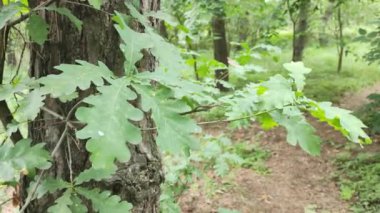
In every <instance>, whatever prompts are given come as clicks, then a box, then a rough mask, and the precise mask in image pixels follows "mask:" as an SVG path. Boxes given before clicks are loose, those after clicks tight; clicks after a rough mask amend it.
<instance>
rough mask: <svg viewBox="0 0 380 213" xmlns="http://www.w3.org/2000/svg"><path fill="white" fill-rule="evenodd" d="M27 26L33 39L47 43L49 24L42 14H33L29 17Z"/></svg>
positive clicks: (38, 42)
mask: <svg viewBox="0 0 380 213" xmlns="http://www.w3.org/2000/svg"><path fill="white" fill-rule="evenodd" d="M26 28H27V29H28V32H29V35H30V38H31V39H32V41H34V42H36V43H37V44H39V45H43V44H44V43H45V41H46V40H47V37H48V34H49V25H48V24H47V23H46V22H45V20H44V19H43V18H42V17H41V16H39V15H36V14H32V15H31V16H30V17H29V20H28V24H27V25H26Z"/></svg>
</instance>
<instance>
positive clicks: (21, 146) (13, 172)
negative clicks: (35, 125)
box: [0, 139, 51, 182]
mask: <svg viewBox="0 0 380 213" xmlns="http://www.w3.org/2000/svg"><path fill="white" fill-rule="evenodd" d="M43 146H44V144H42V143H39V144H37V145H34V146H32V145H31V140H28V139H24V140H21V141H19V142H18V143H17V144H16V145H14V146H12V145H11V144H10V143H4V144H2V145H1V146H0V168H1V170H0V182H11V181H18V180H19V179H20V174H26V175H27V174H34V173H35V169H36V168H38V169H47V168H49V167H50V165H51V164H50V162H49V161H50V156H49V153H48V152H47V151H46V150H44V149H43Z"/></svg>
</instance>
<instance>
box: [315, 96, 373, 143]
mask: <svg viewBox="0 0 380 213" xmlns="http://www.w3.org/2000/svg"><path fill="white" fill-rule="evenodd" d="M309 104H310V105H311V108H309V109H308V110H309V111H310V113H311V115H313V116H314V117H315V118H317V119H319V120H321V121H325V122H327V123H328V124H329V125H330V126H332V127H334V128H335V129H336V130H338V131H340V132H341V133H342V134H343V135H344V136H345V137H346V138H347V139H349V140H350V141H352V142H355V143H371V142H372V141H371V139H370V137H369V136H368V135H367V133H365V131H364V130H363V129H364V128H366V125H364V124H363V122H362V121H361V120H359V119H358V118H356V117H355V116H353V115H352V114H351V112H350V111H348V110H345V109H341V108H338V107H334V106H332V104H331V103H330V102H315V101H311V100H309Z"/></svg>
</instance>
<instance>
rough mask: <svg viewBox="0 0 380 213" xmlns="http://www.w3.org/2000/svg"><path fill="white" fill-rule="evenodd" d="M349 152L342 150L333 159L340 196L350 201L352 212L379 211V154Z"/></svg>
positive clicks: (367, 212)
mask: <svg viewBox="0 0 380 213" xmlns="http://www.w3.org/2000/svg"><path fill="white" fill-rule="evenodd" d="M351 152H352V150H351V151H348V152H343V153H341V154H339V155H338V156H337V158H336V160H335V165H336V166H337V169H338V170H337V172H336V173H335V175H334V176H335V178H336V179H337V181H338V184H339V187H340V194H341V198H342V199H343V200H347V201H351V210H352V212H354V213H375V212H376V213H377V212H380V154H379V153H365V152H362V153H359V154H357V155H354V154H352V153H351ZM358 152H361V150H359V151H358Z"/></svg>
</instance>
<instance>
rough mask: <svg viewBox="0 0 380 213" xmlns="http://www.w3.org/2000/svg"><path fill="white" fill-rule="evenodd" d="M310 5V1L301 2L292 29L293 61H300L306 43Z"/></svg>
mask: <svg viewBox="0 0 380 213" xmlns="http://www.w3.org/2000/svg"><path fill="white" fill-rule="evenodd" d="M310 4H311V2H310V0H301V4H300V9H299V15H298V21H297V26H295V27H294V32H293V33H294V34H293V38H294V39H293V58H292V60H293V61H302V58H303V51H304V49H305V45H306V41H307V29H308V25H309V24H308V22H309V20H308V19H309V10H310Z"/></svg>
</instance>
